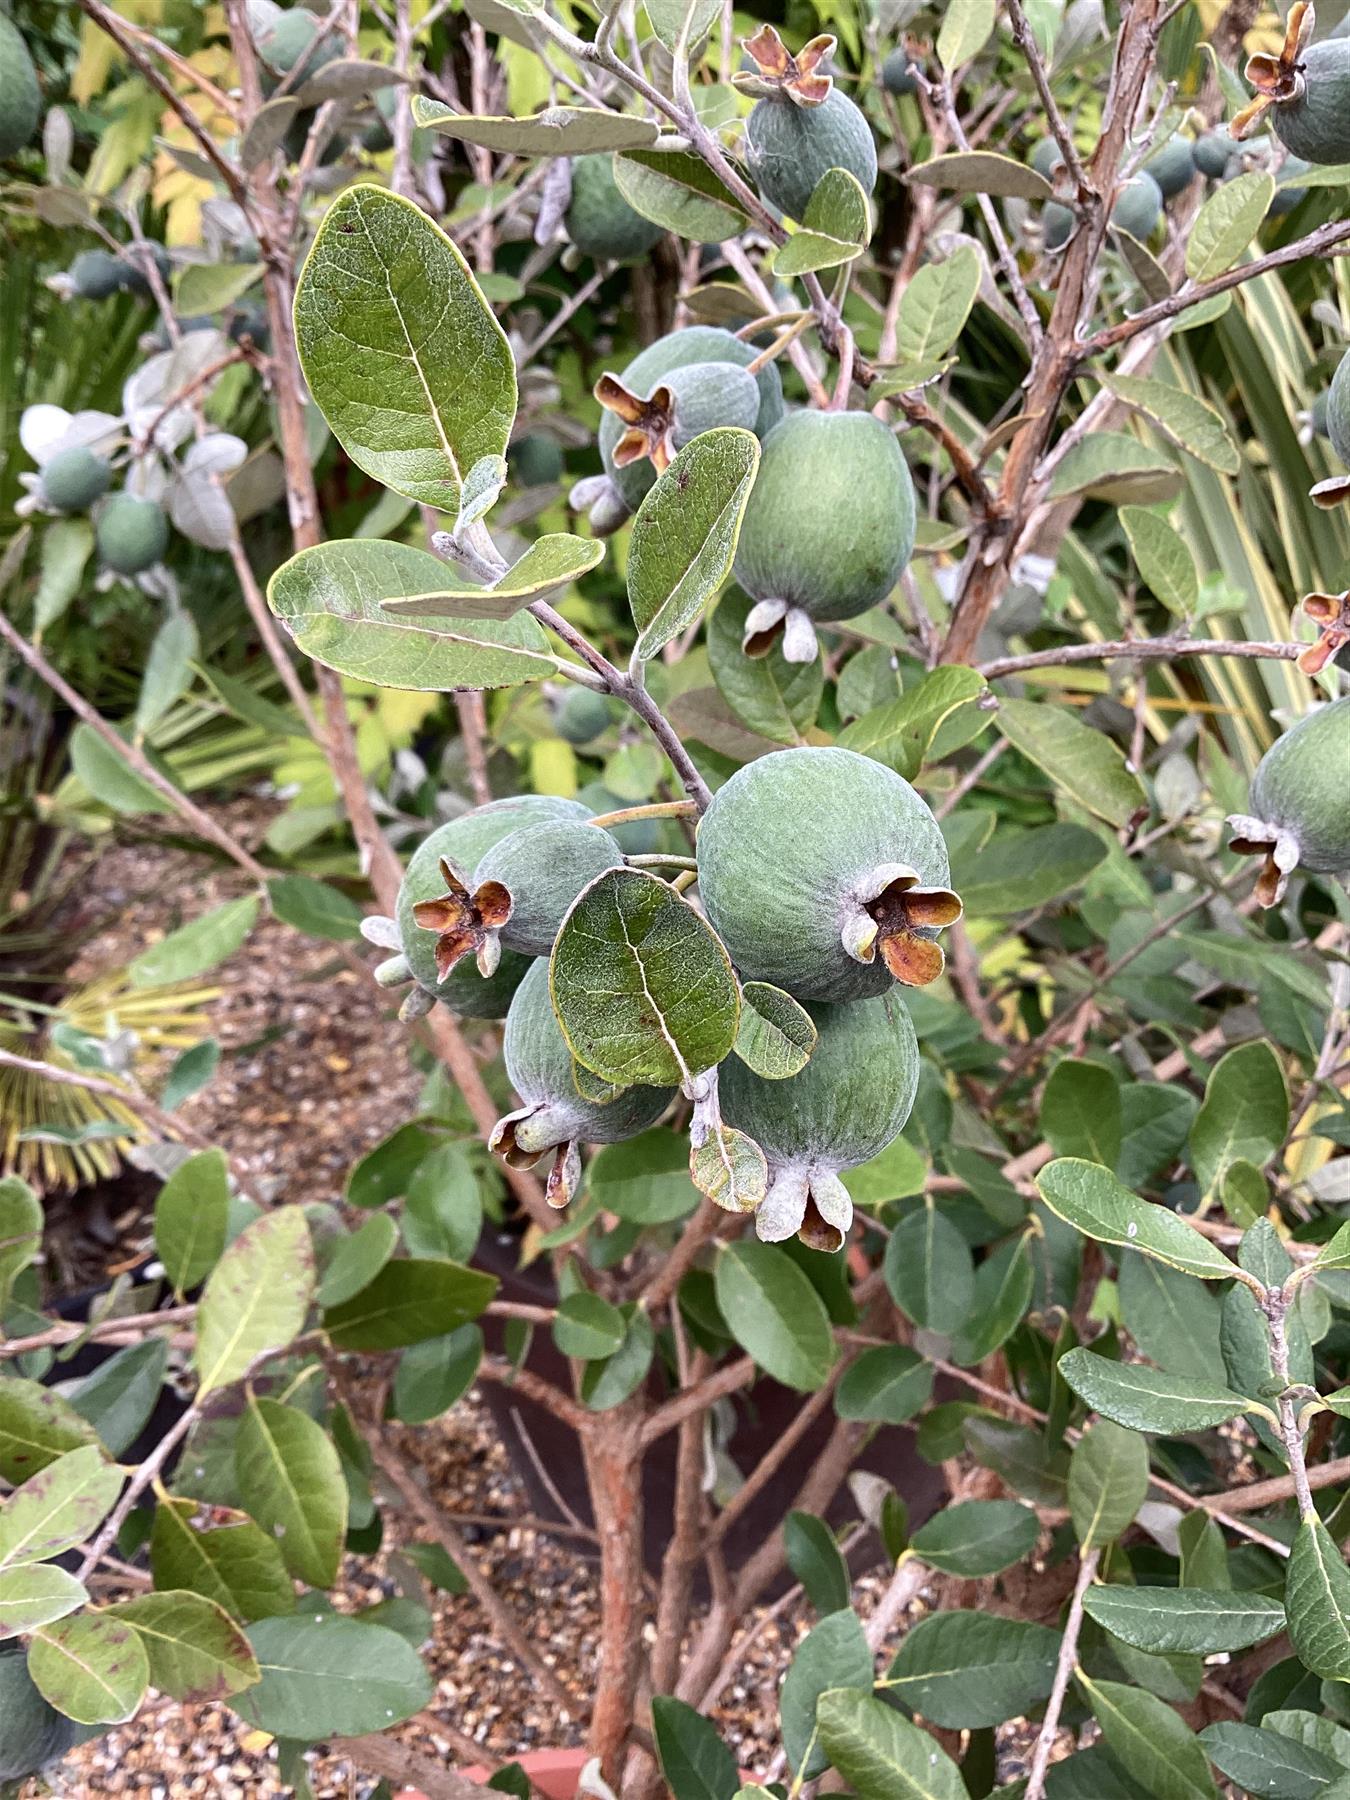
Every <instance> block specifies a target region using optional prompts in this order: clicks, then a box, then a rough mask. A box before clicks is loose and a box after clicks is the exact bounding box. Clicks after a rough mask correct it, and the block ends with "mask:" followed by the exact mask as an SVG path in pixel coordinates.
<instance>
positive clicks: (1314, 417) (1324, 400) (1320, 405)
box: [1308, 388, 1331, 437]
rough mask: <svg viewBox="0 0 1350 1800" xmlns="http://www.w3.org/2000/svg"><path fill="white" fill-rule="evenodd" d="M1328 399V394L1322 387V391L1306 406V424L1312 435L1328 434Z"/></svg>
mask: <svg viewBox="0 0 1350 1800" xmlns="http://www.w3.org/2000/svg"><path fill="white" fill-rule="evenodd" d="M1330 401H1331V396H1330V394H1329V393H1328V392H1327V390H1326V389H1325V388H1323V390H1322V392H1321V393H1320V394H1319V395H1318V396H1317V398H1316V399H1315V400H1314V401H1313V403H1312V405H1311V406H1310V407H1309V408H1308V426H1309V429H1310V430H1311V431H1312V434H1313V436H1314V437H1327V436H1329V435H1330V434H1329V433H1328V430H1327V408H1328V406H1329V405H1330Z"/></svg>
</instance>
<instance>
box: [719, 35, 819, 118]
mask: <svg viewBox="0 0 1350 1800" xmlns="http://www.w3.org/2000/svg"><path fill="white" fill-rule="evenodd" d="M834 47H835V40H834V39H833V38H832V37H830V36H829V35H828V34H826V35H823V36H821V37H813V38H812V39H811V41H810V43H809V44H803V45H802V47H801V49H800V50H799V51H798V52H797V54H796V55H795V56H793V55H792V54H791V53H790V51H789V50H788V47H787V45H786V44H785V43H784V42H783V40H782V38H780V37H779V35H778V33H777V32H776V31H775V30H774V28H773V26H772V25H761V26H760V28H759V30H758V31H757V32H756V33H755V35H754V36H753V37H748V38H742V40H741V48H742V49H743V50H744V51H745V53H746V55H747V56H749V57H750V59H751V61H752V62H753V63H754V65H755V67H754V70H753V71H751V70H748V69H746V70H742V71H741V72H740V73H739V74H737V75H733V76H732V78H731V81H732V86H733V87H737V88H739V89H740V91H741V92H742V93H743V94H750V95H751V96H752V97H753V98H754V99H756V100H790V101H792V103H793V104H794V105H795V106H819V105H821V103H822V102H823V101H825V100H826V99H828V97H829V92H830V89H831V88H832V87H833V85H834V81H833V77H831V76H829V75H826V74H823V73H822V72H821V65H822V63H824V62H825V61H826V60H827V59H828V58H829V57H830V56H832V55H833V54H834Z"/></svg>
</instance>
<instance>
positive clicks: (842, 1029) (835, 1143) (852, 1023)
mask: <svg viewBox="0 0 1350 1800" xmlns="http://www.w3.org/2000/svg"><path fill="white" fill-rule="evenodd" d="M807 1010H808V1012H809V1013H810V1014H811V1018H812V1021H813V1022H814V1024H815V1027H816V1033H817V1035H816V1044H815V1048H814V1049H813V1050H812V1052H811V1060H810V1061H809V1062H808V1063H807V1065H806V1067H805V1068H804V1069H803V1070H802V1071H801V1073H800V1074H798V1075H792V1076H789V1077H788V1079H787V1080H786V1081H765V1080H764V1079H763V1078H762V1077H761V1076H759V1075H756V1074H755V1072H754V1070H753V1069H750V1068H748V1067H747V1066H746V1065H745V1063H743V1062H742V1061H741V1059H740V1058H739V1057H738V1056H729V1057H728V1058H727V1060H726V1061H725V1062H724V1063H723V1064H722V1065H721V1069H720V1071H719V1074H718V1093H719V1096H720V1099H721V1106H722V1118H723V1121H724V1122H725V1123H726V1124H728V1125H734V1126H735V1127H736V1129H737V1130H738V1131H744V1132H746V1133H747V1134H748V1135H749V1136H750V1137H752V1138H753V1139H754V1140H755V1142H756V1143H757V1144H758V1145H759V1147H760V1149H761V1150H762V1151H763V1152H764V1154H765V1156H766V1157H767V1158H768V1161H769V1167H770V1170H771V1171H773V1172H775V1173H776V1172H777V1171H778V1170H780V1169H783V1168H787V1167H793V1166H795V1167H797V1168H802V1169H808V1170H820V1171H827V1172H828V1173H830V1174H834V1175H837V1174H838V1173H839V1171H840V1170H841V1169H855V1168H857V1166H858V1164H859V1163H865V1162H870V1161H871V1159H872V1158H873V1157H874V1156H880V1155H881V1152H882V1151H883V1150H884V1149H885V1148H886V1146H887V1145H888V1144H890V1143H893V1142H894V1140H895V1139H896V1138H897V1137H898V1136H899V1135H900V1132H901V1131H902V1130H903V1128H904V1124H905V1121H906V1120H907V1119H908V1118H909V1115H910V1112H911V1110H912V1108H913V1106H914V1096H915V1094H916V1093H917V1092H918V1087H919V1046H918V1042H917V1040H916V1038H915V1036H914V1026H913V1024H912V1023H911V1021H910V1016H909V1009H908V1008H907V1007H906V1005H905V1003H904V1001H903V1000H902V999H901V998H900V995H899V994H898V993H897V992H891V993H889V994H877V995H874V996H873V998H872V999H870V1000H860V1001H856V1002H854V1004H852V1005H850V1006H825V1005H814V1006H811V1007H808V1008H807Z"/></svg>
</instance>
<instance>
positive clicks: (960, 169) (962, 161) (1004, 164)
mask: <svg viewBox="0 0 1350 1800" xmlns="http://www.w3.org/2000/svg"><path fill="white" fill-rule="evenodd" d="M905 180H906V181H916V182H918V183H919V185H920V186H921V187H933V188H943V189H945V190H947V191H948V192H949V193H957V194H991V195H994V196H996V197H998V198H999V199H1004V200H1010V199H1017V200H1051V199H1053V198H1054V189H1053V188H1052V187H1051V186H1050V183H1049V182H1048V181H1047V180H1046V179H1045V177H1044V176H1043V175H1038V174H1037V172H1036V170H1035V169H1033V168H1032V167H1031V166H1030V164H1029V163H1022V162H1018V161H1017V159H1016V158H1015V157H1012V156H999V155H996V154H995V152H993V151H992V150H958V151H956V152H955V153H954V154H952V155H951V156H935V157H933V158H932V160H931V161H929V162H922V163H916V164H915V165H914V167H913V168H912V169H910V170H909V172H908V173H907V175H906V176H905Z"/></svg>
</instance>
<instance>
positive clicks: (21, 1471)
mask: <svg viewBox="0 0 1350 1800" xmlns="http://www.w3.org/2000/svg"><path fill="white" fill-rule="evenodd" d="M98 1441H99V1439H98V1433H97V1432H96V1431H95V1430H94V1428H93V1426H92V1425H91V1424H90V1423H89V1422H88V1420H87V1419H84V1418H82V1417H81V1416H80V1414H79V1413H78V1412H77V1411H76V1410H75V1408H74V1407H73V1406H72V1405H71V1404H70V1402H69V1401H68V1400H66V1399H63V1397H62V1396H61V1395H60V1394H58V1393H55V1392H54V1391H53V1390H52V1389H51V1388H48V1387H44V1386H43V1385H42V1383H41V1382H40V1381H25V1380H23V1379H22V1378H21V1377H20V1376H17V1375H16V1376H13V1377H11V1378H10V1379H9V1380H7V1381H0V1476H3V1477H4V1479H5V1480H6V1481H8V1482H9V1483H10V1484H11V1485H12V1486H14V1487H18V1486H19V1485H20V1484H21V1483H23V1482H25V1481H27V1480H28V1477H29V1476H30V1475H36V1474H38V1472H39V1471H40V1470H42V1469H45V1468H46V1467H47V1466H48V1464H49V1463H54V1462H55V1461H56V1459H57V1457H58V1456H64V1455H65V1454H66V1453H67V1451H70V1450H78V1449H79V1448H80V1446H81V1445H82V1444H97V1443H98Z"/></svg>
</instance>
